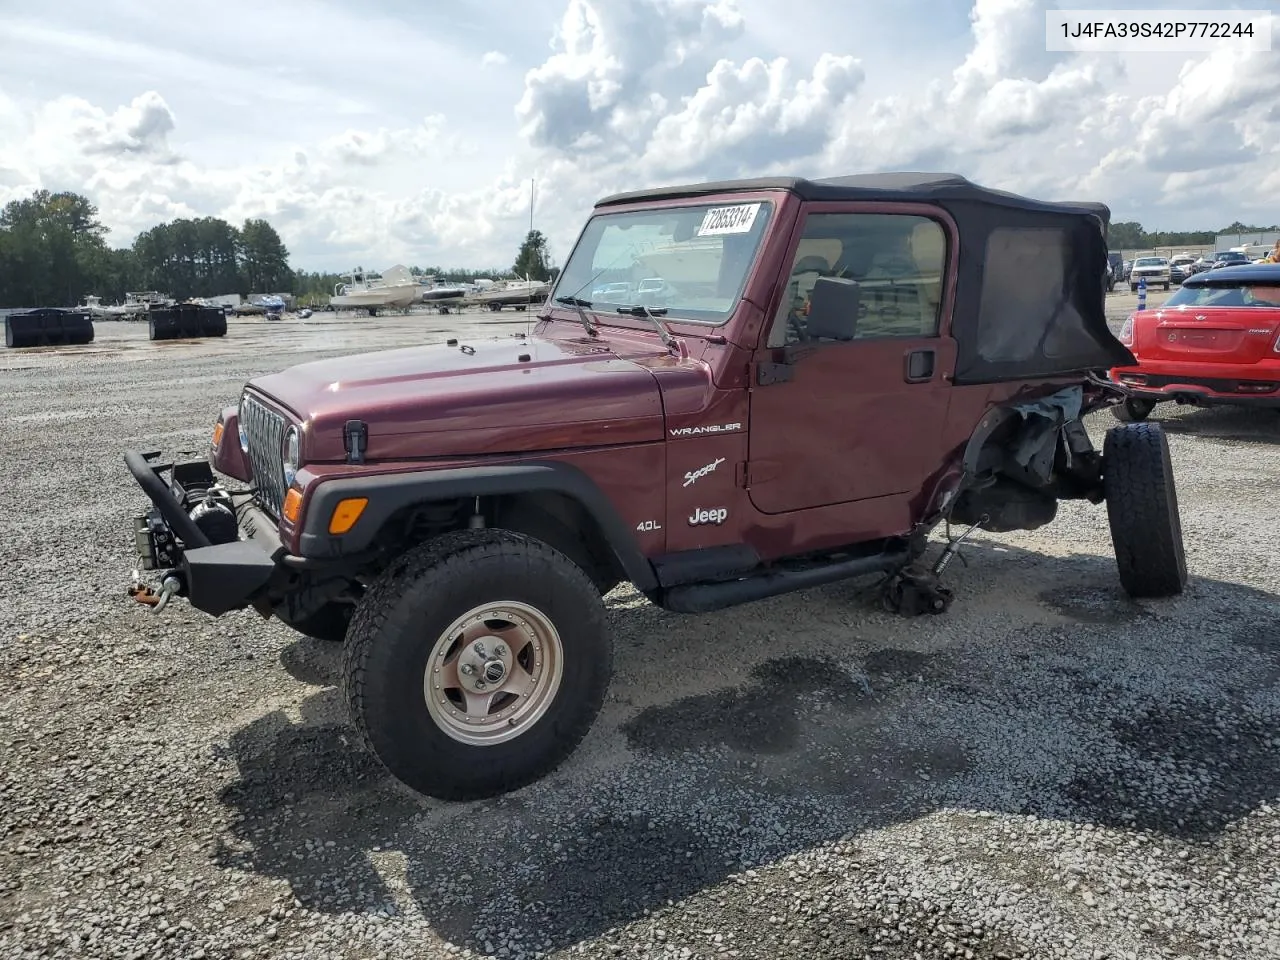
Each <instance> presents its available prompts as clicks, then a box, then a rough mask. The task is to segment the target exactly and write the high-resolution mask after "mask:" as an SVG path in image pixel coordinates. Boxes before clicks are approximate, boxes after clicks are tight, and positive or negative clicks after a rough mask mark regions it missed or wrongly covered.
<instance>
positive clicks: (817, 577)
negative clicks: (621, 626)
mask: <svg viewBox="0 0 1280 960" xmlns="http://www.w3.org/2000/svg"><path fill="white" fill-rule="evenodd" d="M910 561H911V551H910V550H909V549H908V547H907V545H906V544H905V543H892V544H890V545H886V546H885V547H884V548H883V549H881V550H877V551H876V552H874V553H863V554H860V555H857V556H847V555H845V556H843V557H842V558H841V559H832V560H828V561H825V562H824V561H822V560H817V561H811V562H809V563H806V564H805V565H804V566H790V567H788V566H782V565H778V566H773V567H769V568H767V569H762V570H760V571H758V572H756V573H753V574H751V575H750V576H747V577H744V578H743V579H740V580H726V581H721V582H718V583H690V584H684V585H682V586H678V587H671V588H670V589H667V590H665V591H663V592H662V594H661V598H660V600H659V605H660V606H662V608H663V609H665V610H670V611H672V612H674V613H710V612H712V611H714V610H723V609H725V608H727V607H733V606H737V605H738V604H740V603H750V602H751V601H753V600H764V599H766V598H768V597H777V596H781V595H782V594H784V593H791V592H792V591H793V590H803V589H806V588H808V587H817V586H821V585H823V584H827V583H835V582H836V581H839V580H847V579H849V578H851V577H860V576H866V575H867V574H872V573H889V572H892V571H894V570H898V569H900V568H901V567H903V566H905V565H906V564H908V563H910Z"/></svg>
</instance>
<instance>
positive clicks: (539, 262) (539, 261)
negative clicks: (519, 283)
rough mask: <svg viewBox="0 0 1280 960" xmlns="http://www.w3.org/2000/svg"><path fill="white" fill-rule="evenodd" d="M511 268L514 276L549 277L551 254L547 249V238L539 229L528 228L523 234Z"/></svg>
mask: <svg viewBox="0 0 1280 960" xmlns="http://www.w3.org/2000/svg"><path fill="white" fill-rule="evenodd" d="M511 270H512V272H513V273H514V274H515V275H516V276H518V277H522V278H528V279H529V280H550V279H551V276H552V273H551V270H552V266H551V254H550V252H549V251H548V250H547V238H546V237H545V236H543V234H542V231H541V230H530V231H529V233H528V235H527V236H525V238H524V243H522V244H520V252H519V253H518V254H516V262H515V266H513V267H512V268H511Z"/></svg>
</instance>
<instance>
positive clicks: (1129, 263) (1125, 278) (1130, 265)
mask: <svg viewBox="0 0 1280 960" xmlns="http://www.w3.org/2000/svg"><path fill="white" fill-rule="evenodd" d="M1132 269H1133V261H1132V260H1126V261H1125V262H1124V273H1123V274H1122V275H1121V277H1120V279H1121V281H1122V282H1124V283H1128V282H1129V272H1130V271H1131V270H1132Z"/></svg>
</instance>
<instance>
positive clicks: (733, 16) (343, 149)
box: [0, 0, 1280, 269]
mask: <svg viewBox="0 0 1280 960" xmlns="http://www.w3.org/2000/svg"><path fill="white" fill-rule="evenodd" d="M1108 6H1118V7H1123V8H1125V9H1134V8H1146V7H1152V8H1155V7H1159V8H1163V9H1168V8H1174V7H1179V6H1181V7H1184V8H1187V9H1197V8H1203V7H1204V6H1206V5H1205V4H1203V3H1201V4H1196V3H1194V2H1192V3H1181V4H1179V3H1177V2H1176V0H1162V2H1161V3H1159V4H1144V3H1142V2H1140V0H1130V2H1127V3H1123V4H1115V5H1109V4H1106V3H1102V2H1094V3H1083V2H1078V0H1077V2H1069V0H1064V2H1046V0H975V2H974V3H972V5H971V6H970V5H969V4H967V3H966V2H964V0H892V2H884V0H874V2H872V0H846V2H844V3H842V4H837V5H832V4H829V3H819V2H817V0H787V2H783V0H450V3H449V4H448V5H447V6H446V5H445V4H442V3H436V2H433V0H425V2H424V0H358V2H357V0H267V2H264V0H220V2H219V3H218V4H216V5H214V4H199V5H197V4H175V3H173V2H172V0H57V2H54V3H51V2H49V0H3V2H0V202H3V201H6V200H8V199H11V198H13V197H18V196H22V195H24V194H26V193H29V192H30V191H31V190H32V189H33V188H35V187H41V186H42V187H47V188H50V189H54V190H62V189H65V190H74V191H77V192H81V193H85V194H87V195H88V196H89V197H90V199H92V200H93V201H94V202H95V203H96V204H98V206H99V209H100V212H101V215H102V218H103V220H104V222H106V223H107V224H108V225H109V226H110V227H111V228H112V234H111V241H112V242H113V243H115V244H118V245H124V244H127V243H130V242H132V239H133V237H134V236H135V235H136V234H137V232H138V231H140V230H143V229H145V228H147V227H149V226H151V225H153V224H155V223H157V222H160V221H163V220H168V219H172V218H174V217H181V216H205V215H212V216H221V217H224V218H226V219H228V220H231V221H232V222H239V221H240V220H242V219H243V218H245V217H248V216H264V217H266V218H268V219H269V220H270V221H271V222H272V224H274V225H275V226H276V228H277V229H278V230H279V231H280V233H281V234H282V236H283V237H284V239H285V242H286V243H287V245H288V246H289V249H290V251H291V253H292V254H293V257H292V259H293V261H294V265H295V266H298V267H303V268H306V269H347V268H350V267H351V266H354V265H355V264H357V263H359V264H362V265H364V266H367V267H370V268H374V269H383V268H385V267H387V266H390V265H391V264H392V263H395V262H402V263H405V264H421V265H429V264H440V265H447V266H449V265H452V266H474V267H490V266H499V265H506V264H509V263H510V262H511V261H512V260H513V259H514V256H515V250H516V248H517V247H518V245H519V242H520V240H521V239H522V238H523V235H524V233H525V231H526V230H527V229H528V225H529V204H530V181H531V180H535V181H536V183H537V191H536V206H535V210H534V217H535V225H536V226H537V227H538V228H539V229H542V230H543V231H544V232H545V233H547V234H548V236H549V237H550V240H551V246H552V255H553V256H554V257H555V258H556V260H557V262H563V259H564V257H565V256H566V254H567V253H568V249H569V247H570V245H571V244H572V242H573V240H574V238H575V237H576V234H577V231H578V229H579V227H580V225H581V222H582V220H583V218H584V217H585V216H586V214H587V213H588V212H589V210H590V207H591V204H592V202H593V201H594V200H595V199H596V198H597V197H599V196H601V195H603V194H605V193H609V192H612V191H615V190H624V189H635V188H638V187H642V186H650V185H656V184H661V183H671V182H687V181H696V180H705V179H710V178H719V177H727V176H735V175H756V174H772V173H793V174H798V175H802V176H825V175H832V174H839V173H852V172H858V171H866V170H885V169H908V170H945V171H950V172H957V173H962V174H964V175H966V176H968V177H970V178H972V179H974V180H977V181H979V182H982V183H986V184H989V185H991V186H997V187H1001V188H1004V189H1010V190H1016V191H1019V192H1024V193H1029V194H1032V195H1037V196H1042V197H1044V198H1046V199H1091V200H1092V199H1097V200H1102V201H1104V202H1106V203H1108V204H1110V205H1111V207H1112V209H1113V213H1114V216H1115V217H1116V218H1117V219H1124V220H1128V219H1137V220H1140V221H1141V222H1142V223H1143V224H1144V225H1145V226H1147V228H1148V229H1156V228H1165V229H1179V228H1216V227H1219V226H1223V225H1226V224H1228V223H1230V222H1232V221H1234V220H1236V219H1240V220H1244V221H1246V222H1249V221H1265V222H1267V223H1270V222H1273V221H1276V220H1280V95H1278V93H1277V92H1278V91H1280V52H1274V51H1273V52H1267V53H1256V54H1247V53H1244V54H1242V53H1234V52H1231V53H1226V54H1223V53H1214V54H1205V53H1200V54H1197V53H1183V54H1177V53H1143V54H1089V55H1080V54H1067V53H1048V52H1046V50H1045V46H1046V45H1045V36H1044V10H1045V8H1046V7H1066V8H1073V9H1074V8H1080V7H1093V8H1098V7H1108ZM1212 6H1215V7H1221V6H1223V4H1213V5H1212ZM1226 6H1236V4H1234V3H1229V4H1226ZM1238 6H1240V7H1241V8H1244V9H1259V8H1264V9H1268V8H1269V9H1274V8H1275V0H1254V2H1252V3H1242V4H1239V5H1238ZM178 10H181V11H182V12H181V13H180V14H179V13H177V12H176V11H178ZM215 11H216V12H215ZM1273 30H1274V32H1275V35H1276V38H1277V42H1278V43H1280V18H1274V19H1273Z"/></svg>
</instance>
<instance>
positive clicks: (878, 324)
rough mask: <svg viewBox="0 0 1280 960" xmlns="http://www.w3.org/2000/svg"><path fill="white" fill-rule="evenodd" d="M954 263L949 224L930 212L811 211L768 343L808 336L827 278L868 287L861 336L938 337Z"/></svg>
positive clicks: (796, 340)
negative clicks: (817, 290)
mask: <svg viewBox="0 0 1280 960" xmlns="http://www.w3.org/2000/svg"><path fill="white" fill-rule="evenodd" d="M946 264H947V235H946V231H945V229H944V228H943V226H942V224H941V223H939V222H938V221H936V220H932V219H930V218H929V217H922V216H919V215H915V214H901V213H890V214H885V213H814V214H809V215H808V216H807V217H806V218H805V226H804V233H803V235H802V236H801V239H800V243H799V245H798V246H797V249H796V254H795V257H794V258H792V262H791V267H790V271H789V276H788V277H787V284H786V289H785V291H784V293H783V297H782V302H781V303H780V304H779V305H778V311H777V313H776V314H775V316H774V318H773V325H772V327H771V328H770V330H769V337H768V340H767V341H766V342H767V345H768V346H770V347H780V346H783V345H785V344H788V343H799V342H801V341H803V340H804V339H805V310H806V307H807V304H808V302H809V297H810V294H811V292H812V290H813V285H814V283H815V282H816V281H817V279H818V278H819V277H841V278H844V279H846V280H857V281H858V283H859V285H860V286H861V288H862V291H861V292H862V296H861V301H862V304H861V308H860V310H859V315H858V325H857V334H856V337H855V339H859V340H865V339H878V338H885V337H932V336H937V334H938V327H939V322H940V318H941V312H942V280H943V277H944V276H945V274H946Z"/></svg>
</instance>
